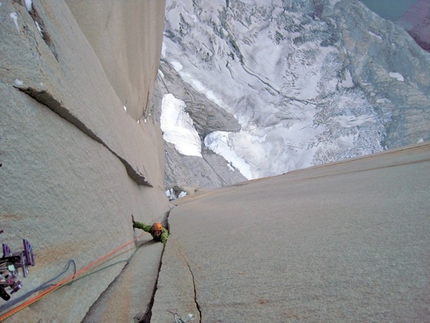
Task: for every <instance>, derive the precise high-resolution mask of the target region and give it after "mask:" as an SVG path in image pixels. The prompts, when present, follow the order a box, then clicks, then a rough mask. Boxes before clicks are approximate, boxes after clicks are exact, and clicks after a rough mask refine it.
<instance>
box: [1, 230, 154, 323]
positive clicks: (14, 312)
mask: <svg viewBox="0 0 430 323" xmlns="http://www.w3.org/2000/svg"><path fill="white" fill-rule="evenodd" d="M145 233H146V232H142V233H141V234H140V235H139V236H138V237H137V238H134V239H133V240H130V241H128V242H127V243H125V244H123V245H121V246H120V247H118V248H116V249H115V250H113V251H111V252H108V253H107V254H105V255H104V256H103V257H101V258H99V259H97V260H95V261H93V262H92V263H90V264H89V265H87V266H86V267H84V268H82V269H81V270H79V271H78V272H76V270H75V272H74V273H73V274H72V275H70V276H68V277H67V278H65V279H63V280H62V281H60V282H59V283H56V284H53V285H51V286H50V287H49V288H48V289H46V290H45V291H43V292H42V293H40V294H39V295H37V296H35V297H33V298H31V299H29V300H27V301H26V302H24V303H22V304H21V305H19V306H17V307H15V308H14V309H12V310H11V311H9V312H7V313H5V314H3V315H2V316H0V322H1V321H3V320H5V319H7V318H8V317H10V316H12V315H14V314H16V313H18V312H19V311H20V310H22V309H24V308H26V307H28V306H30V305H31V304H33V303H35V302H37V301H38V300H40V299H41V298H43V297H45V296H46V295H48V294H49V293H52V292H53V291H55V290H57V289H59V288H61V287H63V286H65V285H67V284H69V283H70V282H71V281H72V280H73V279H74V278H75V277H77V276H79V275H81V274H83V273H85V272H87V271H88V270H89V269H91V268H93V267H95V266H96V265H98V264H100V263H102V262H103V261H104V260H106V259H107V258H109V257H110V256H112V255H114V254H115V253H117V252H118V251H120V250H122V249H124V248H125V247H127V246H129V245H130V244H132V243H134V242H135V241H136V240H138V239H139V238H140V237H141V236H143V235H144V234H145ZM133 254H134V253H133ZM129 259H130V258H129ZM127 261H128V260H127ZM107 267H110V265H109V266H106V268H107ZM88 275H89V274H87V275H86V276H88ZM50 281H52V280H50ZM50 281H49V282H50ZM49 282H47V283H49ZM45 287H47V286H45ZM42 289H43V288H42Z"/></svg>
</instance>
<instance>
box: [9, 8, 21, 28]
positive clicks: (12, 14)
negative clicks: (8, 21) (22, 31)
mask: <svg viewBox="0 0 430 323" xmlns="http://www.w3.org/2000/svg"><path fill="white" fill-rule="evenodd" d="M9 16H10V17H11V18H12V20H13V22H14V24H15V26H16V30H18V32H19V25H18V14H17V13H16V12H12V13H11V14H10V15H9Z"/></svg>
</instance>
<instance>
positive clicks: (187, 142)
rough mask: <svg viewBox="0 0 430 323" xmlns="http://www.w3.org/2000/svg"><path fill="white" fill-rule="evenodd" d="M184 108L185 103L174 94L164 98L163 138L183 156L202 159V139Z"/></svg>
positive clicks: (161, 121) (161, 120)
mask: <svg viewBox="0 0 430 323" xmlns="http://www.w3.org/2000/svg"><path fill="white" fill-rule="evenodd" d="M184 108H185V102H184V101H182V100H180V99H177V98H175V97H174V96H173V95H172V94H170V93H169V94H166V95H164V96H163V99H162V102H161V109H162V111H161V118H160V123H161V130H162V131H163V138H164V140H166V141H167V142H170V143H171V144H173V145H175V148H176V150H178V151H179V152H180V153H181V154H183V155H186V156H197V157H202V154H201V146H202V143H201V140H200V137H199V135H198V133H197V131H196V129H195V128H194V125H193V120H192V119H191V117H190V116H189V114H188V113H187V112H185V110H184Z"/></svg>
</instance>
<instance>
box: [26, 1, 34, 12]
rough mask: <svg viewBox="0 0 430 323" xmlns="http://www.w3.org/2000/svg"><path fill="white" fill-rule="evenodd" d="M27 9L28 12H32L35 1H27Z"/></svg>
mask: <svg viewBox="0 0 430 323" xmlns="http://www.w3.org/2000/svg"><path fill="white" fill-rule="evenodd" d="M25 7H26V8H27V11H28V12H30V11H31V9H32V8H33V1H32V0H25Z"/></svg>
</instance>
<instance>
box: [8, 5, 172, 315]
mask: <svg viewBox="0 0 430 323" xmlns="http://www.w3.org/2000/svg"><path fill="white" fill-rule="evenodd" d="M84 3H85V4H84ZM29 4H30V5H31V7H29ZM70 9H71V10H70ZM163 13H164V1H155V0H154V1H144V3H142V2H141V1H127V4H124V3H123V2H119V1H106V2H105V1H103V2H101V1H89V2H88V1H85V2H84V1H67V4H66V2H64V1H61V0H60V1H59V0H40V1H38V0H35V1H17V0H7V1H1V6H0V17H1V19H0V35H1V36H0V37H1V39H2V41H1V43H0V48H1V53H2V55H1V56H0V164H1V167H0V229H3V230H4V232H5V233H4V234H2V236H1V238H2V239H1V241H2V242H7V243H8V244H9V246H10V247H11V249H12V250H18V249H20V248H21V239H22V238H27V239H28V240H29V241H30V243H31V244H32V247H33V250H34V252H35V255H36V266H34V267H32V268H31V272H30V275H29V277H27V278H26V279H24V280H23V286H24V287H23V289H22V290H21V291H19V292H18V293H16V294H14V295H13V297H14V298H16V297H19V296H21V295H24V294H25V293H26V292H27V291H30V290H32V289H34V288H36V287H38V286H39V285H41V284H43V283H44V282H46V281H48V280H50V279H51V278H53V277H55V276H56V275H57V274H59V273H60V272H62V271H63V270H64V269H65V268H66V265H67V263H68V261H69V260H73V261H74V262H75V263H76V267H77V270H80V269H83V268H85V267H86V266H88V265H89V264H91V263H93V262H94V261H96V260H97V259H99V258H100V257H103V256H104V255H106V254H108V253H109V252H111V251H113V250H115V249H116V248H118V247H120V246H122V245H124V244H126V243H128V242H129V241H131V240H133V238H134V235H133V230H132V228H131V222H130V214H134V215H135V217H136V218H137V219H138V220H140V221H144V222H151V221H155V220H161V219H163V218H164V217H165V215H166V213H167V212H168V211H169V209H170V204H169V202H168V201H167V198H166V197H165V195H164V185H163V176H164V154H163V140H162V137H161V131H160V130H159V125H158V120H154V119H153V118H152V117H151V114H150V111H151V108H152V107H151V100H150V98H151V96H152V88H153V83H154V80H155V73H156V70H157V67H158V63H159V52H160V48H161V41H162V29H163V21H164V20H163ZM124 106H126V107H127V110H126V111H125V109H124ZM133 250H134V244H130V245H128V246H127V247H125V248H123V249H121V253H115V254H113V255H112V256H110V257H108V258H107V259H106V260H104V261H103V262H101V263H100V264H99V265H98V266H95V267H93V268H92V269H93V270H94V269H100V268H101V267H105V266H107V265H109V264H112V263H117V262H118V261H121V260H125V259H127V258H128V257H129V256H130V255H131V253H132V252H133ZM124 264H125V263H124V262H123V263H118V264H116V265H113V266H110V267H108V268H107V269H104V270H102V271H100V272H99V273H95V274H93V275H90V276H87V277H85V278H82V279H76V281H75V282H74V283H73V284H72V285H70V286H66V287H63V288H61V289H59V290H57V291H55V292H54V293H51V294H49V295H47V296H46V297H45V298H43V299H41V300H40V301H38V302H36V303H34V304H33V305H32V306H30V307H27V308H25V309H23V310H21V311H20V312H18V313H17V314H15V315H13V316H11V317H10V318H8V319H7V320H6V321H7V322H38V321H39V320H43V321H46V322H51V321H52V322H54V321H56V322H80V321H81V320H82V318H83V317H84V316H85V314H86V312H87V311H88V309H89V307H90V306H91V304H93V303H94V302H95V300H96V299H97V298H98V297H99V295H100V294H101V293H102V292H103V291H104V290H105V289H106V288H107V286H108V285H109V284H110V283H111V282H112V281H113V279H114V278H115V277H116V276H117V275H118V274H119V272H120V271H121V269H122V268H123V266H124ZM72 267H73V266H71V267H70V269H69V271H68V272H67V273H66V274H64V275H63V276H62V277H61V278H65V277H67V276H68V275H70V274H72V272H73V270H72ZM57 281H58V280H57ZM5 304H6V302H4V301H3V300H0V306H4V305H5ZM3 313H4V312H2V314H3Z"/></svg>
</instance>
